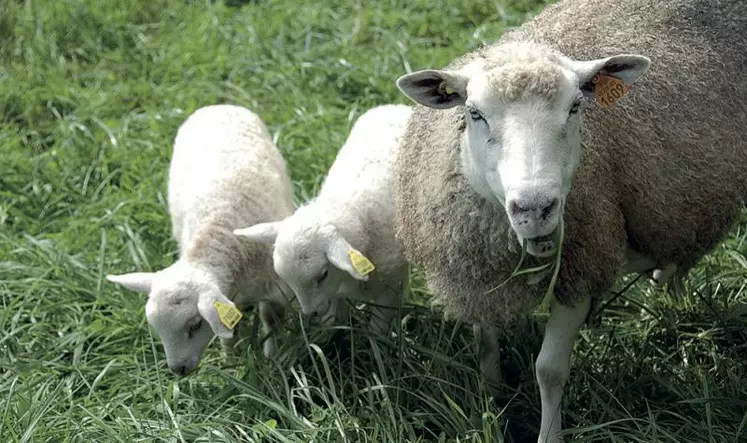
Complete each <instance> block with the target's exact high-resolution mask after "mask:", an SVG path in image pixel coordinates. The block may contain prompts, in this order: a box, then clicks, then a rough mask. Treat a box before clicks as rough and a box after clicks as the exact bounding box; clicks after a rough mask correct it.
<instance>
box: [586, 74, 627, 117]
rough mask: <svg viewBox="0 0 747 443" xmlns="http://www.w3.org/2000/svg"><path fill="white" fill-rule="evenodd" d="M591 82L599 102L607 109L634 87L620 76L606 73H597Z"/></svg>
mask: <svg viewBox="0 0 747 443" xmlns="http://www.w3.org/2000/svg"><path fill="white" fill-rule="evenodd" d="M591 82H592V83H593V84H594V95H595V97H596V100H597V102H599V104H600V105H602V107H603V108H605V109H607V108H610V107H612V105H614V104H615V102H616V101H618V100H619V99H621V98H622V96H623V95H625V94H627V93H628V91H630V88H632V86H630V85H626V84H625V82H624V81H622V80H620V79H619V78H617V77H613V76H611V75H606V74H597V75H596V76H595V77H594V79H593V80H592V81H591Z"/></svg>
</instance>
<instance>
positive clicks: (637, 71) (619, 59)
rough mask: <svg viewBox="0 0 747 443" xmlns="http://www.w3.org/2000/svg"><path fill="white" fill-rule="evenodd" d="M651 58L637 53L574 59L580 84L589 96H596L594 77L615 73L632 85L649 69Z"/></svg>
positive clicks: (574, 67) (574, 66) (574, 68)
mask: <svg viewBox="0 0 747 443" xmlns="http://www.w3.org/2000/svg"><path fill="white" fill-rule="evenodd" d="M649 66H651V60H650V59H649V58H648V57H644V56H642V55H637V54H619V55H615V56H612V57H607V58H600V59H597V60H586V61H574V62H573V70H574V71H575V72H576V75H578V85H579V88H580V89H581V92H583V93H584V95H585V96H587V97H593V96H594V84H593V83H592V79H593V78H594V77H595V76H596V75H597V74H600V73H605V74H610V75H613V76H615V77H617V78H619V79H620V80H622V81H624V82H625V84H627V85H632V84H633V83H635V81H636V80H638V78H639V77H640V76H642V75H643V74H645V73H646V71H648V68H649Z"/></svg>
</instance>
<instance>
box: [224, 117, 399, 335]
mask: <svg viewBox="0 0 747 443" xmlns="http://www.w3.org/2000/svg"><path fill="white" fill-rule="evenodd" d="M411 112H412V109H411V108H410V107H408V106H405V105H383V106H378V107H375V108H373V109H371V110H369V111H367V112H366V113H364V114H363V115H361V116H360V118H359V119H358V120H357V121H356V123H355V124H354V125H353V128H352V130H351V132H350V136H349V137H348V139H347V141H346V142H345V145H344V146H343V147H342V148H341V149H340V152H339V153H338V155H337V158H336V159H335V162H334V163H333V164H332V167H331V168H330V170H329V173H328V175H327V178H326V179H325V181H324V183H323V184H322V188H321V190H320V191H319V195H318V196H317V197H316V198H315V199H313V200H311V201H310V202H309V203H307V204H306V205H304V206H302V207H300V208H298V209H297V210H296V212H295V213H294V214H293V215H292V216H291V217H288V218H286V219H285V220H282V221H280V222H275V223H262V224H258V225H255V226H251V227H248V228H246V229H239V230H236V231H234V232H235V233H236V234H237V235H241V236H244V237H248V238H250V239H252V240H255V241H260V242H264V243H274V245H275V250H274V253H273V261H274V265H275V271H276V272H277V273H278V275H280V277H282V278H283V279H284V280H285V282H286V283H287V284H288V285H289V286H290V287H291V289H293V291H295V293H296V296H297V298H298V301H299V304H300V306H301V309H302V311H303V313H304V314H307V315H313V314H315V315H318V316H319V317H321V319H322V321H323V322H325V323H330V322H332V321H335V320H337V321H338V322H340V321H342V320H343V319H345V317H346V316H347V312H346V311H345V310H344V309H345V308H346V306H347V305H346V303H345V300H344V299H345V298H356V299H361V300H365V301H373V302H374V303H375V304H377V305H379V306H378V307H377V308H374V309H373V313H372V314H373V315H372V318H371V327H372V328H373V330H374V331H376V332H383V331H385V330H386V329H387V328H388V327H389V325H390V323H391V320H392V318H393V315H394V314H396V311H395V309H392V308H397V307H398V306H399V301H400V298H401V296H402V295H403V294H404V292H405V291H406V289H407V283H408V278H409V267H408V264H407V261H406V260H405V257H404V252H403V251H402V248H401V246H400V245H399V244H398V243H397V242H396V241H395V238H394V217H395V212H396V205H395V201H394V197H395V184H396V177H395V172H394V165H395V160H396V150H397V147H398V145H399V139H400V136H401V135H402V133H403V132H404V129H405V124H406V122H407V118H408V117H409V116H410V113H411ZM366 258H367V259H368V260H366ZM369 260H370V262H373V266H375V270H373V267H372V266H369V265H370V264H371V263H370V262H369ZM359 261H360V262H361V264H359V263H357V262H359ZM366 267H367V269H366ZM371 271H373V272H372V273H371V274H370V275H369V274H368V273H369V272H371ZM369 277H370V278H369Z"/></svg>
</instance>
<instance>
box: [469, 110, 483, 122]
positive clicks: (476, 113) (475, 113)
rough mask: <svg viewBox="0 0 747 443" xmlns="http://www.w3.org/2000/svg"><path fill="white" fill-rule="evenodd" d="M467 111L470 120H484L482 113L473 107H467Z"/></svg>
mask: <svg viewBox="0 0 747 443" xmlns="http://www.w3.org/2000/svg"><path fill="white" fill-rule="evenodd" d="M467 111H468V112H469V116H470V118H472V120H484V118H483V116H482V114H480V111H478V110H477V109H475V108H467Z"/></svg>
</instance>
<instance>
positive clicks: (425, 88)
mask: <svg viewBox="0 0 747 443" xmlns="http://www.w3.org/2000/svg"><path fill="white" fill-rule="evenodd" d="M397 87H398V88H399V89H400V91H402V92H403V93H404V94H405V95H406V96H408V97H410V98H411V99H412V100H413V101H414V102H416V103H420V104H421V105H423V106H428V107H429V108H435V109H447V108H453V107H454V106H458V105H463V104H464V102H465V101H466V100H467V78H466V77H465V76H463V75H461V74H457V73H455V72H451V71H437V70H434V69H428V70H424V71H416V72H413V73H411V74H406V75H403V76H402V77H400V78H398V79H397Z"/></svg>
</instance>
